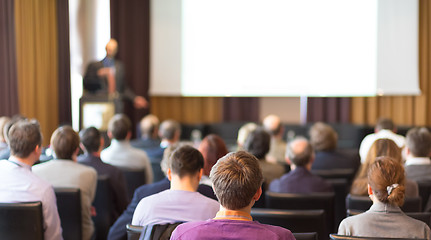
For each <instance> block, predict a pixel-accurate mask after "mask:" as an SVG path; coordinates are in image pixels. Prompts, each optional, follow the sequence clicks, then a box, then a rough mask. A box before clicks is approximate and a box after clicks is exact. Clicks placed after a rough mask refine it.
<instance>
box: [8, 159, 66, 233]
mask: <svg viewBox="0 0 431 240" xmlns="http://www.w3.org/2000/svg"><path fill="white" fill-rule="evenodd" d="M34 201H41V202H42V211H43V221H44V223H43V227H44V235H45V239H46V240H57V239H63V237H62V235H61V233H62V230H61V224H60V217H59V216H58V211H57V200H56V198H55V194H54V189H53V188H52V186H51V184H49V183H48V182H46V181H45V180H43V179H41V178H39V177H38V176H36V175H35V174H33V173H32V172H31V166H29V165H26V164H24V163H22V162H20V161H18V160H17V159H16V158H14V157H13V156H11V157H10V158H9V160H1V161H0V202H4V203H13V202H34Z"/></svg>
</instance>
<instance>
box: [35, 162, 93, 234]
mask: <svg viewBox="0 0 431 240" xmlns="http://www.w3.org/2000/svg"><path fill="white" fill-rule="evenodd" d="M33 172H34V174H36V175H38V176H39V177H41V178H42V179H44V180H46V181H48V182H50V183H51V184H52V185H53V186H54V187H59V188H61V187H65V188H79V189H80V191H81V217H82V239H83V240H89V239H91V238H92V236H93V233H94V223H93V220H92V219H91V205H92V203H93V200H94V196H95V194H96V185H97V172H96V170H94V169H93V168H92V167H88V166H85V165H82V164H79V163H76V162H74V161H72V160H64V159H54V160H50V161H48V162H44V163H41V164H37V165H35V166H33ZM96 211H97V209H96Z"/></svg>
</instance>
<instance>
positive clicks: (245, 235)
mask: <svg viewBox="0 0 431 240" xmlns="http://www.w3.org/2000/svg"><path fill="white" fill-rule="evenodd" d="M210 178H211V180H212V181H213V183H214V190H215V193H216V195H217V198H218V199H219V200H220V211H219V212H218V213H217V216H216V217H215V218H214V219H209V220H207V221H201V222H190V223H183V224H181V225H179V226H178V227H177V228H176V229H175V230H174V232H173V233H172V236H171V239H173V240H176V239H267V240H271V239H295V238H294V236H293V234H292V233H291V232H290V231H289V230H287V229H285V228H282V227H278V226H271V225H266V224H260V223H259V222H257V221H253V219H252V217H251V215H250V212H251V208H252V206H253V204H254V203H255V202H256V201H257V200H258V199H259V197H260V196H261V194H262V188H261V186H262V183H263V176H262V170H261V169H260V166H259V160H258V159H257V158H255V157H254V156H253V155H251V154H249V153H246V152H243V151H240V152H237V153H230V154H228V155H226V156H225V157H223V158H222V159H220V160H219V161H218V162H217V164H216V165H214V167H213V168H212V170H211V174H210Z"/></svg>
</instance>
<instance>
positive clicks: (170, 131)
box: [159, 120, 181, 141]
mask: <svg viewBox="0 0 431 240" xmlns="http://www.w3.org/2000/svg"><path fill="white" fill-rule="evenodd" d="M180 133H181V126H180V124H179V123H178V122H177V121H174V120H165V121H163V122H162V124H160V129H159V136H160V137H161V138H162V139H166V140H170V141H172V140H175V138H176V137H177V136H178V137H179V135H180Z"/></svg>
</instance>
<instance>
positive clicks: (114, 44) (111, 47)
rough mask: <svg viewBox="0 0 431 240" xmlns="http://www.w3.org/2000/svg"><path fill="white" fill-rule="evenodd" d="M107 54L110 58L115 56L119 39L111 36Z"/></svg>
mask: <svg viewBox="0 0 431 240" xmlns="http://www.w3.org/2000/svg"><path fill="white" fill-rule="evenodd" d="M105 49H106V56H107V57H109V58H114V57H115V55H116V54H117V50H118V42H117V40H115V39H113V38H111V39H110V40H109V42H108V43H107V44H106V48H105Z"/></svg>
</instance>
